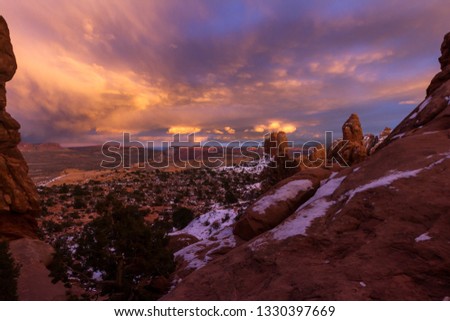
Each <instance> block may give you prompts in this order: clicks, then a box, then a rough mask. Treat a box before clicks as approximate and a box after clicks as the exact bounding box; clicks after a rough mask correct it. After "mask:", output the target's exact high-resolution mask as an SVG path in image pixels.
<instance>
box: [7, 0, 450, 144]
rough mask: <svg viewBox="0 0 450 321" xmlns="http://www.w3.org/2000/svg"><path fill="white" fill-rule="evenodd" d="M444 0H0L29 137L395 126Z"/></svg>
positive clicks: (83, 139)
mask: <svg viewBox="0 0 450 321" xmlns="http://www.w3.org/2000/svg"><path fill="white" fill-rule="evenodd" d="M447 7H448V4H447V2H446V1H444V0H441V1H427V2H424V1H408V2H405V1H392V0H390V1H387V0H386V1H370V2H368V1H324V0H320V1H251V0H248V1H232V0H231V1H206V0H204V1H195V0H191V1H182V0H168V1H131V0H97V1H89V0H81V1H68V0H45V1H39V2H30V1H25V0H15V1H10V0H0V8H1V13H0V14H2V15H3V16H4V17H5V19H6V20H7V21H8V23H9V26H10V29H11V37H12V41H13V45H14V49H15V52H16V56H17V60H18V64H19V69H18V72H17V74H16V76H15V78H14V79H13V81H11V82H10V83H9V84H8V85H7V89H8V105H9V107H8V110H9V111H10V112H11V113H12V114H13V116H15V117H16V118H17V119H18V120H19V121H20V122H21V123H22V136H23V138H24V140H26V141H31V142H41V141H56V142H60V143H63V144H72V145H74V144H75V145H76V144H97V143H102V142H104V141H106V140H110V139H117V138H120V137H121V134H122V132H129V133H131V134H132V138H133V139H134V140H138V139H141V140H151V139H156V140H161V139H167V137H168V136H170V135H171V134H175V133H177V132H179V133H189V132H196V133H198V136H199V137H202V138H205V139H206V138H212V139H219V140H221V139H223V140H228V139H257V138H261V137H262V133H264V132H266V131H270V130H284V131H286V132H287V133H289V137H290V138H292V139H295V140H298V141H305V140H308V139H311V138H317V137H320V136H321V133H323V132H324V131H325V130H335V131H340V125H341V123H342V122H343V121H344V120H345V119H346V118H347V117H348V115H349V114H350V113H351V112H357V113H358V114H359V115H360V117H361V119H362V123H363V127H364V130H365V131H366V132H375V133H376V132H378V131H380V130H382V129H383V128H384V127H385V126H394V125H395V124H396V123H398V122H399V121H400V120H401V119H402V118H403V117H404V116H405V115H406V114H407V113H408V112H409V111H410V110H411V109H412V108H413V107H414V104H416V103H418V102H420V101H421V100H422V99H423V97H424V92H425V88H426V86H427V84H428V83H429V81H430V79H431V77H432V76H433V75H434V74H435V73H436V72H437V71H438V68H439V65H438V63H437V57H438V56H439V46H440V43H441V41H442V37H443V35H444V34H445V33H446V32H448V31H449V29H450V28H449V27H450V25H449V23H448V13H449V10H448V9H447Z"/></svg>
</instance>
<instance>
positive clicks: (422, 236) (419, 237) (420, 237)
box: [415, 232, 431, 242]
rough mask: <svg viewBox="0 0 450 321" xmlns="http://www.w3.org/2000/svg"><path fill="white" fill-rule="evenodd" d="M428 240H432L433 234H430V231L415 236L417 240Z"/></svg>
mask: <svg viewBox="0 0 450 321" xmlns="http://www.w3.org/2000/svg"><path fill="white" fill-rule="evenodd" d="M428 240H431V236H429V235H428V232H427V233H423V234H421V235H419V236H418V237H416V238H415V241H416V242H423V241H428Z"/></svg>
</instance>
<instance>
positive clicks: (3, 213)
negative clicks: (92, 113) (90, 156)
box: [0, 16, 39, 239]
mask: <svg viewBox="0 0 450 321" xmlns="http://www.w3.org/2000/svg"><path fill="white" fill-rule="evenodd" d="M16 68H17V65H16V60H15V57H14V52H13V49H12V45H11V41H10V37H9V30H8V26H7V24H6V21H5V20H4V19H3V17H1V16H0V238H2V239H15V238H20V237H35V236H36V235H35V232H36V221H35V218H34V217H35V215H36V214H37V213H39V202H38V195H37V192H36V189H35V186H34V184H33V182H32V181H31V179H30V178H29V177H28V166H27V164H26V162H25V160H24V159H23V157H22V154H21V153H20V151H19V150H18V148H17V145H18V144H19V142H20V134H19V128H20V125H19V123H18V122H17V121H16V120H14V119H13V118H12V117H11V115H10V114H8V113H7V112H6V110H5V107H6V90H5V82H7V81H9V80H11V78H12V77H13V76H14V73H15V71H16Z"/></svg>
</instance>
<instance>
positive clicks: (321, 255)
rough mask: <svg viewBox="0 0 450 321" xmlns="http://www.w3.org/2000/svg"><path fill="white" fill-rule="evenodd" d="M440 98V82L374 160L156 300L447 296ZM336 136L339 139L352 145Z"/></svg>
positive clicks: (449, 158)
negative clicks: (161, 298)
mask: <svg viewBox="0 0 450 321" xmlns="http://www.w3.org/2000/svg"><path fill="white" fill-rule="evenodd" d="M449 45H450V34H448V35H447V36H446V37H445V41H444V44H443V45H442V56H443V57H441V59H440V62H441V66H443V67H444V68H449V65H448V61H449V59H448V48H449ZM435 81H436V77H435V79H433V82H435ZM449 97H450V78H449V79H448V80H447V81H444V82H442V83H440V84H438V86H436V88H434V89H433V90H430V92H429V95H428V97H427V98H426V100H425V101H424V103H422V104H420V105H419V106H417V107H416V108H415V109H414V110H413V111H412V112H411V114H410V115H408V116H407V117H406V118H405V119H404V120H403V121H402V122H401V123H400V124H399V125H398V126H397V127H396V128H395V129H394V130H393V132H392V133H391V134H390V135H389V136H388V137H387V138H386V140H385V141H384V143H383V144H381V145H380V147H379V148H378V149H377V151H376V153H374V154H372V155H371V156H370V157H368V158H366V159H365V160H364V161H362V162H360V163H358V164H357V165H355V166H353V167H349V168H346V169H344V170H341V171H340V172H339V173H337V174H333V175H332V176H331V178H329V179H328V180H323V181H322V184H321V186H320V187H319V188H318V190H317V191H316V193H315V194H314V196H313V197H312V198H311V199H310V200H308V202H307V203H305V204H303V205H301V206H300V207H299V208H298V209H297V210H296V211H295V213H293V214H292V215H290V216H289V217H288V218H286V219H285V220H284V221H283V222H282V223H280V224H279V225H277V226H276V227H274V228H272V229H270V230H267V231H266V232H263V233H262V234H260V235H257V236H256V237H254V238H253V239H251V240H250V241H249V242H246V243H243V244H238V245H237V246H236V247H235V248H234V249H232V250H231V251H229V252H228V253H227V254H225V255H223V256H221V257H218V258H216V259H215V260H214V261H212V262H210V263H208V264H207V265H206V266H204V267H203V268H201V269H199V270H197V271H195V272H193V273H191V274H190V275H189V276H187V277H186V278H184V279H183V280H182V281H181V283H179V284H178V285H177V287H176V288H175V289H174V290H173V291H172V292H170V293H169V294H168V295H166V296H165V297H164V298H163V299H165V300H442V299H444V298H446V297H448V296H450V288H449V284H450V274H449V271H450V232H449V231H450V102H449ZM351 118H352V117H351ZM346 123H351V122H346ZM345 127H346V126H345V125H344V136H345V135H347V138H349V139H355V141H358V140H359V139H360V138H361V136H360V134H359V132H358V130H345ZM350 127H351V128H355V127H357V126H350ZM351 128H350V129H351ZM346 131H347V134H346ZM274 205H277V206H278V205H279V204H274ZM253 206H254V205H253ZM269 207H270V204H269V205H268V206H267V208H269Z"/></svg>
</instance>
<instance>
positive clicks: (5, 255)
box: [0, 242, 20, 301]
mask: <svg viewBox="0 0 450 321" xmlns="http://www.w3.org/2000/svg"><path fill="white" fill-rule="evenodd" d="M19 270H20V269H19V266H18V265H17V264H16V263H15V262H14V259H13V258H12V256H11V254H10V253H9V248H8V244H7V243H6V242H1V243H0V301H12V300H17V278H18V277H19Z"/></svg>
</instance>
